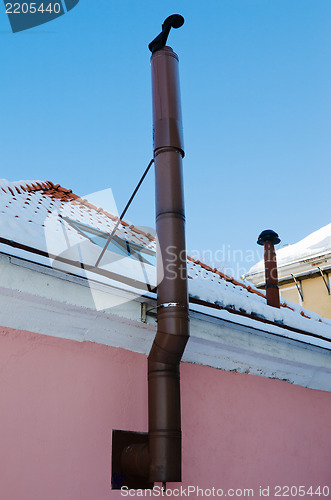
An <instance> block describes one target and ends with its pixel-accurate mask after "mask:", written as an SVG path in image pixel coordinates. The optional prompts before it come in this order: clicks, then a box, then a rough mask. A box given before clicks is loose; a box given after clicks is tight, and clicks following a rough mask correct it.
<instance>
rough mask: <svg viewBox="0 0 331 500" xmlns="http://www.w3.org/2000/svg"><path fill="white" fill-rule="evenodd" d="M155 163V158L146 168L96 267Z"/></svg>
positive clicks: (96, 265)
mask: <svg viewBox="0 0 331 500" xmlns="http://www.w3.org/2000/svg"><path fill="white" fill-rule="evenodd" d="M153 163H154V158H153V159H152V160H151V161H150V162H149V164H148V166H147V168H146V170H145V172H144V173H143V175H142V177H141V179H140V181H139V182H138V184H137V186H136V188H135V190H134V191H133V193H132V195H131V197H130V199H129V201H128V202H127V204H126V205H125V208H124V210H123V212H122V213H121V215H120V217H119V219H118V221H117V222H116V224H115V227H114V229H113V230H112V232H111V233H110V235H109V237H108V239H107V241H106V244H105V246H104V247H103V249H102V251H101V253H100V255H99V257H98V260H97V261H96V263H95V267H98V265H99V263H100V261H101V259H102V257H103V256H104V253H105V251H106V250H107V248H108V245H109V243H110V242H111V240H112V239H113V237H114V235H115V233H116V231H117V229H118V226H119V225H120V223H121V222H122V220H123V218H124V216H125V214H126V212H127V210H128V208H129V206H130V205H131V203H132V200H133V198H134V197H135V196H136V194H137V191H138V189H139V188H140V186H141V185H142V183H143V181H144V179H145V177H146V175H147V174H148V171H149V169H150V168H151V166H152V165H153Z"/></svg>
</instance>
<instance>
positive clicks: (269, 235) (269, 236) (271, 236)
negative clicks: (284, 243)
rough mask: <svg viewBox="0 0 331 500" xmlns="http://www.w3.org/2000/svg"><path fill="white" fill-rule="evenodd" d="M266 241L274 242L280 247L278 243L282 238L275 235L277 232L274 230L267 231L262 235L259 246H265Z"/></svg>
mask: <svg viewBox="0 0 331 500" xmlns="http://www.w3.org/2000/svg"><path fill="white" fill-rule="evenodd" d="M265 241H272V242H273V243H274V244H275V245H278V243H280V238H279V236H278V234H277V233H275V231H273V230H272V229H265V230H264V231H262V233H261V234H260V236H259V238H258V240H257V244H258V245H264V242H265Z"/></svg>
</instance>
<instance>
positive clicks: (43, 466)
mask: <svg viewBox="0 0 331 500" xmlns="http://www.w3.org/2000/svg"><path fill="white" fill-rule="evenodd" d="M181 374H182V411H183V419H182V420H183V479H184V482H183V485H186V486H187V485H195V486H199V487H200V488H212V487H215V488H223V489H224V490H227V489H228V488H233V489H238V488H242V489H244V488H253V489H254V493H255V495H254V496H255V497H256V498H257V497H258V496H259V486H260V485H263V487H265V486H268V485H269V486H270V487H271V490H270V495H269V498H274V490H273V487H274V486H275V485H296V486H299V485H306V486H307V487H308V486H310V485H313V486H318V485H322V486H324V485H329V486H330V487H331V418H330V415H331V393H327V392H322V391H314V390H310V389H304V388H302V387H299V386H294V385H290V384H288V383H286V382H280V381H276V380H269V379H265V378H262V377H256V376H252V375H242V374H236V373H229V372H224V371H221V370H216V369H214V368H209V367H203V366H198V365H192V364H183V365H182V370H181ZM146 405H147V383H146V357H145V356H143V355H140V354H135V353H132V352H128V351H125V350H123V349H116V348H109V347H105V346H101V345H97V344H93V343H90V342H86V343H79V342H74V341H68V340H61V339H55V338H51V337H46V336H43V335H39V334H32V333H29V332H20V331H16V330H11V329H8V328H1V329H0V424H1V425H0V490H1V492H0V498H1V500H105V499H117V498H124V497H121V494H120V492H115V491H111V490H110V463H111V432H112V429H128V430H136V431H146V430H147V413H146ZM172 487H177V485H171V484H169V488H172ZM196 496H197V495H191V498H195V497H196ZM239 496H240V495H237V496H234V498H237V497H239ZM127 498H129V497H127ZM307 498H308V497H307ZM309 498H316V497H311V496H310V497H309ZM320 498H323V497H320ZM324 498H325V497H324Z"/></svg>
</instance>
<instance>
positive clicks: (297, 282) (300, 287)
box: [291, 273, 303, 302]
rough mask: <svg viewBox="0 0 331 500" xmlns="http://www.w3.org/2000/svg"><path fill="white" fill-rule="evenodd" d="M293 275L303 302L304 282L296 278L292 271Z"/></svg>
mask: <svg viewBox="0 0 331 500" xmlns="http://www.w3.org/2000/svg"><path fill="white" fill-rule="evenodd" d="M291 276H292V278H293V279H294V283H295V286H296V287H297V289H298V292H299V295H300V297H301V300H302V302H303V291H302V283H301V281H298V280H297V279H296V277H295V276H294V274H292V273H291Z"/></svg>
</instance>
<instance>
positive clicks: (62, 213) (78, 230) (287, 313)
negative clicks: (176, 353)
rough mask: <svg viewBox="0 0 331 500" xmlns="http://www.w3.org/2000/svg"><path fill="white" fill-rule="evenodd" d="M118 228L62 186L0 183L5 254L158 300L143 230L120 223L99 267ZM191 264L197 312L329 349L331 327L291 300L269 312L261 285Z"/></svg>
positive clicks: (0, 241)
mask: <svg viewBox="0 0 331 500" xmlns="http://www.w3.org/2000/svg"><path fill="white" fill-rule="evenodd" d="M117 222H118V217H116V216H114V215H112V214H111V213H109V212H107V211H105V210H103V209H102V208H98V207H96V206H95V205H93V204H91V203H89V202H88V201H87V200H86V199H81V198H79V197H78V196H77V195H75V194H73V193H72V191H71V190H70V189H65V188H63V187H61V186H60V185H59V184H56V185H55V184H53V183H52V182H50V181H46V182H42V181H18V182H8V181H5V180H0V231H1V232H0V252H2V253H6V254H9V255H14V256H17V257H20V258H24V259H26V260H29V261H32V262H36V263H39V264H43V265H46V266H52V267H55V268H57V269H61V270H63V271H66V272H70V273H71V274H75V275H78V276H84V277H86V278H87V279H91V280H93V281H98V282H101V283H106V284H111V285H112V286H117V287H119V288H122V289H126V290H135V291H139V293H140V294H141V295H147V296H150V297H155V292H156V272H155V261H156V242H155V239H154V237H153V236H152V235H151V234H150V233H148V232H145V231H144V230H142V229H141V228H139V227H136V226H134V225H130V224H128V223H127V222H125V221H121V222H120V224H119V227H118V229H117V231H116V233H115V237H114V239H113V240H112V242H111V244H110V245H109V247H108V249H107V251H106V252H105V255H104V257H103V259H102V260H101V263H100V265H99V266H98V267H97V268H96V267H95V263H96V261H97V260H98V257H99V255H100V253H101V251H102V248H103V247H104V245H105V243H106V241H107V238H108V236H109V234H110V233H111V232H112V230H113V229H114V227H115V225H116V223H117ZM329 226H330V227H331V224H330V225H329ZM329 226H327V227H329ZM329 230H330V228H329ZM187 263H188V276H189V294H190V307H191V308H192V309H194V310H197V311H202V312H205V313H206V312H207V314H210V315H214V316H217V317H222V318H227V319H229V318H231V319H230V320H231V321H233V322H237V323H240V324H250V325H251V324H252V321H253V322H255V323H256V322H259V323H260V324H261V323H263V329H264V330H265V331H275V328H276V329H278V330H281V333H278V334H279V335H283V336H288V337H290V338H297V339H298V338H300V339H302V338H303V337H304V341H306V342H309V343H313V344H316V345H320V346H323V347H327V348H330V341H331V321H329V320H327V319H325V318H321V317H319V316H318V315H317V314H315V313H312V312H308V311H305V310H304V309H302V308H301V307H300V306H298V305H296V304H292V303H290V302H285V301H284V302H283V303H282V305H281V308H280V309H276V308H273V307H270V306H268V305H267V304H266V298H265V294H264V293H263V292H261V291H259V290H257V289H256V288H255V287H254V286H251V285H247V283H244V282H242V281H241V280H235V279H234V278H232V277H230V276H227V275H225V274H223V273H221V272H219V271H218V270H217V269H212V268H210V267H209V266H207V265H205V264H203V263H201V262H200V261H196V260H194V259H192V258H190V257H188V261H187ZM280 327H281V328H280ZM278 330H277V331H278Z"/></svg>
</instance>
